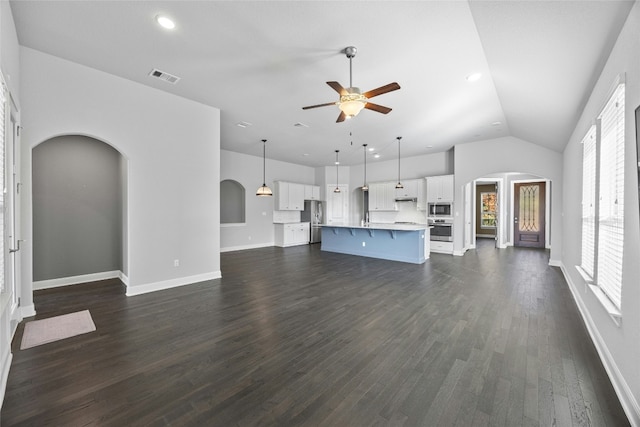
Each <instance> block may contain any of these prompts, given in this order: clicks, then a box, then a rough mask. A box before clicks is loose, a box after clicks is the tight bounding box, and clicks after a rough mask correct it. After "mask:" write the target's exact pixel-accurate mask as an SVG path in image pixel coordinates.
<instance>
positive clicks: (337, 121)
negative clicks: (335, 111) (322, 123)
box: [336, 111, 347, 123]
mask: <svg viewBox="0 0 640 427" xmlns="http://www.w3.org/2000/svg"><path fill="white" fill-rule="evenodd" d="M346 118H347V115H346V114H345V113H344V111H340V115H339V116H338V120H336V123H340V122H344V119H346Z"/></svg>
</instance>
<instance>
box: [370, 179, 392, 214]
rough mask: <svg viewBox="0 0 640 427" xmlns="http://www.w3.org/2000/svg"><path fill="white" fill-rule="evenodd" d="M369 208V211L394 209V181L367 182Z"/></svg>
mask: <svg viewBox="0 0 640 427" xmlns="http://www.w3.org/2000/svg"><path fill="white" fill-rule="evenodd" d="M369 210H370V211H395V210H398V208H397V207H396V183H395V182H375V183H371V184H369Z"/></svg>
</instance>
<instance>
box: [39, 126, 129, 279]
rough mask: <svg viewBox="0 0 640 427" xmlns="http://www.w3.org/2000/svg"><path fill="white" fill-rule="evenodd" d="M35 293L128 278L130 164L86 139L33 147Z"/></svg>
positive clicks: (110, 149)
mask: <svg viewBox="0 0 640 427" xmlns="http://www.w3.org/2000/svg"><path fill="white" fill-rule="evenodd" d="M32 165H33V169H32V186H33V193H32V194H33V280H34V287H33V288H34V289H42V288H48V287H54V286H62V285H69V284H74V283H80V282H87V281H93V280H100V279H105V278H110V277H121V278H126V276H127V274H128V271H127V270H128V263H127V245H128V241H127V240H128V239H127V234H128V233H127V230H128V227H127V215H126V212H127V197H126V195H127V179H128V177H127V176H128V174H127V170H128V167H127V160H126V158H125V157H124V156H123V155H122V154H121V153H120V152H119V151H118V150H116V149H115V148H113V147H112V146H111V145H109V144H107V143H105V142H103V141H100V140H98V139H95V138H92V137H88V136H84V135H63V136H57V137H54V138H50V139H48V140H46V141H44V142H42V143H40V144H38V145H37V146H36V147H34V148H33V152H32Z"/></svg>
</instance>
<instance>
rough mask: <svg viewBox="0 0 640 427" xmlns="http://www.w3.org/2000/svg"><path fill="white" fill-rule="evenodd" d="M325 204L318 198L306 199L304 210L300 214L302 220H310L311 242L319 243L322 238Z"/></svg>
mask: <svg viewBox="0 0 640 427" xmlns="http://www.w3.org/2000/svg"><path fill="white" fill-rule="evenodd" d="M323 208H324V206H323V204H322V202H321V201H318V200H305V201H304V210H303V211H302V213H301V214H300V221H302V222H309V223H310V225H311V226H310V227H309V230H310V231H309V232H310V233H311V235H310V236H309V243H319V242H320V241H321V240H322V227H320V225H321V224H324V210H323Z"/></svg>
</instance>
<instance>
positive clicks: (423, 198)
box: [416, 179, 427, 211]
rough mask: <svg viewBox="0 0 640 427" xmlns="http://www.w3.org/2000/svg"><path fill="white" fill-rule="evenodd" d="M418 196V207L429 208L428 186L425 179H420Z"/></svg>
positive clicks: (419, 208)
mask: <svg viewBox="0 0 640 427" xmlns="http://www.w3.org/2000/svg"><path fill="white" fill-rule="evenodd" d="M417 181H418V196H417V202H416V209H418V210H419V211H426V210H427V186H426V181H425V180H424V179H418V180H417Z"/></svg>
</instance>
